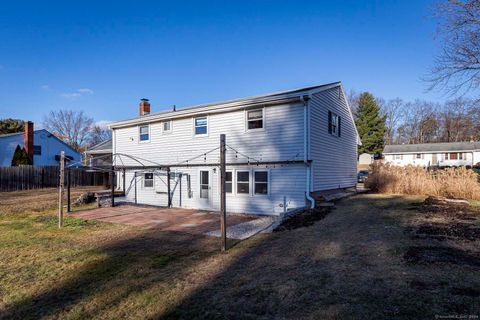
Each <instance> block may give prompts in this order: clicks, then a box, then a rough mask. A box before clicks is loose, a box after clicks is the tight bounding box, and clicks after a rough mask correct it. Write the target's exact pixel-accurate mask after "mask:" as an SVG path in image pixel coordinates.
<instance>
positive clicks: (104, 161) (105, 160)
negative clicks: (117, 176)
mask: <svg viewBox="0 0 480 320" xmlns="http://www.w3.org/2000/svg"><path fill="white" fill-rule="evenodd" d="M83 164H84V165H85V166H90V167H103V166H111V165H112V139H110V140H105V141H103V142H100V143H98V144H96V145H94V146H92V147H90V148H89V149H88V150H85V152H84V153H83Z"/></svg>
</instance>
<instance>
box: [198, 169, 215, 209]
mask: <svg viewBox="0 0 480 320" xmlns="http://www.w3.org/2000/svg"><path fill="white" fill-rule="evenodd" d="M198 173H199V177H198V178H199V179H198V181H199V190H198V196H199V203H200V208H202V209H208V208H211V203H212V192H211V190H212V187H211V186H212V177H211V173H210V171H209V170H200V171H199V172H198Z"/></svg>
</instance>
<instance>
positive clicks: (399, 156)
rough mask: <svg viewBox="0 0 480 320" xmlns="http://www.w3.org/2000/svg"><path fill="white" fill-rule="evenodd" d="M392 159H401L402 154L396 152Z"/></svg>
mask: <svg viewBox="0 0 480 320" xmlns="http://www.w3.org/2000/svg"><path fill="white" fill-rule="evenodd" d="M393 157H394V160H402V158H403V156H402V155H401V154H396V155H394V156H393Z"/></svg>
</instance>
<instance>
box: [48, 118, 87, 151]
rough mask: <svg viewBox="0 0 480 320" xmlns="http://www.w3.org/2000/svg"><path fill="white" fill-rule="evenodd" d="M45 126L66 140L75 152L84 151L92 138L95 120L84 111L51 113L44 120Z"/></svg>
mask: <svg viewBox="0 0 480 320" xmlns="http://www.w3.org/2000/svg"><path fill="white" fill-rule="evenodd" d="M43 126H44V127H45V129H47V130H48V131H50V132H52V133H53V134H55V135H57V136H59V137H60V138H62V139H63V140H65V141H66V142H67V143H68V144H69V145H70V146H71V147H72V148H74V149H75V150H77V151H82V149H83V147H84V145H85V143H87V142H88V140H89V138H90V135H91V129H92V126H93V119H92V118H90V117H88V116H87V115H85V114H84V113H83V111H80V112H78V111H72V110H59V111H50V113H49V114H48V115H47V116H46V117H45V118H44V120H43Z"/></svg>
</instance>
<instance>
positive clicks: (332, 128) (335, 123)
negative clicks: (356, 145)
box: [328, 111, 341, 137]
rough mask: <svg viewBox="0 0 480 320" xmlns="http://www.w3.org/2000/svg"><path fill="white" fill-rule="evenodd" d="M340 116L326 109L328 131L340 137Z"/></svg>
mask: <svg viewBox="0 0 480 320" xmlns="http://www.w3.org/2000/svg"><path fill="white" fill-rule="evenodd" d="M340 132H341V118H340V117H339V116H338V115H336V114H335V113H333V112H331V111H328V133H330V134H331V135H334V136H337V137H340Z"/></svg>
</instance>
